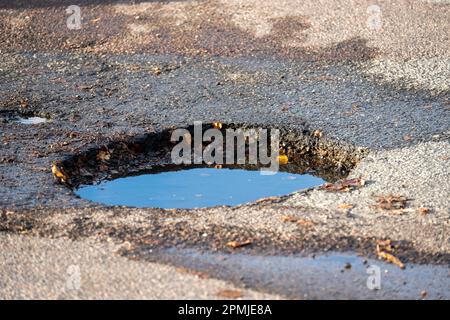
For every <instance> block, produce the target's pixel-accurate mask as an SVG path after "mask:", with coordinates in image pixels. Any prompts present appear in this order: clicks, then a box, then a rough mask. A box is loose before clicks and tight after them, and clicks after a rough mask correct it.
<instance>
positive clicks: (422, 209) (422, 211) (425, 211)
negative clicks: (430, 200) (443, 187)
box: [417, 207, 431, 216]
mask: <svg viewBox="0 0 450 320" xmlns="http://www.w3.org/2000/svg"><path fill="white" fill-rule="evenodd" d="M417 211H418V212H419V214H421V215H423V216H424V215H427V214H429V213H430V211H431V210H430V208H426V207H420V208H418V209H417Z"/></svg>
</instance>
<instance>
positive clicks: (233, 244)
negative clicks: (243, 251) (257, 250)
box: [226, 240, 252, 249]
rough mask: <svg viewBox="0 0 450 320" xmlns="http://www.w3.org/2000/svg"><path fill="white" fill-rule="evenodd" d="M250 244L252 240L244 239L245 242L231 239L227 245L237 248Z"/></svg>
mask: <svg viewBox="0 0 450 320" xmlns="http://www.w3.org/2000/svg"><path fill="white" fill-rule="evenodd" d="M250 244H252V241H250V240H247V241H244V242H238V241H229V242H227V244H226V245H227V247H231V248H233V249H235V248H240V247H245V246H248V245H250Z"/></svg>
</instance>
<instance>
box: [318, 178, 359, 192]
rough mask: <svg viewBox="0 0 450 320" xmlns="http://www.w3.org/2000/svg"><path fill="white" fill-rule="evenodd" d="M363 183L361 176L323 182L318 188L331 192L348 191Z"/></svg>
mask: <svg viewBox="0 0 450 320" xmlns="http://www.w3.org/2000/svg"><path fill="white" fill-rule="evenodd" d="M364 185H365V180H363V179H361V178H354V179H345V180H342V181H339V182H336V183H325V184H324V185H323V186H322V187H320V189H322V190H326V191H331V192H350V191H352V190H355V189H357V188H360V187H362V186H364Z"/></svg>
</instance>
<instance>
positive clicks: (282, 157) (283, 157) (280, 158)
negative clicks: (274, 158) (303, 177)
mask: <svg viewBox="0 0 450 320" xmlns="http://www.w3.org/2000/svg"><path fill="white" fill-rule="evenodd" d="M288 162H289V159H288V157H287V156H286V155H284V154H283V155H279V156H278V163H279V164H282V165H283V164H287V163H288Z"/></svg>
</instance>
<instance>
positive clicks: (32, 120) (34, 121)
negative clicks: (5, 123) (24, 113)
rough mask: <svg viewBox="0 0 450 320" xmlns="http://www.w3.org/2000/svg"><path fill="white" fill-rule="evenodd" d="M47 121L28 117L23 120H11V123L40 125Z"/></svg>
mask: <svg viewBox="0 0 450 320" xmlns="http://www.w3.org/2000/svg"><path fill="white" fill-rule="evenodd" d="M48 121H49V119H46V118H41V117H29V118H23V117H17V118H15V119H13V122H17V123H21V124H40V123H45V122H48Z"/></svg>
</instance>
